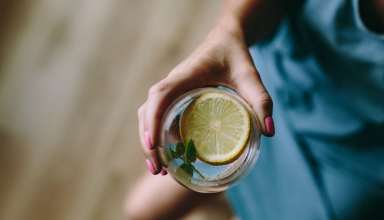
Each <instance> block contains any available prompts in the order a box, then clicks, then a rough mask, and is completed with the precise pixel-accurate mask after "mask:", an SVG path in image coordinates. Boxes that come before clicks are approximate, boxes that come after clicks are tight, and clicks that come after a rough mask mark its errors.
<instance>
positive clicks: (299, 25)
mask: <svg viewBox="0 0 384 220" xmlns="http://www.w3.org/2000/svg"><path fill="white" fill-rule="evenodd" d="M251 53H252V56H253V59H254V62H255V64H256V67H257V69H258V71H259V72H260V74H261V77H262V79H263V82H264V83H265V85H266V87H267V89H268V91H269V92H270V94H271V96H272V98H273V100H274V113H273V114H274V115H273V116H274V119H275V124H276V136H275V137H274V138H264V139H263V140H262V143H261V145H262V152H261V156H260V159H259V161H258V162H257V163H256V166H255V168H254V169H253V170H252V171H251V172H250V174H249V175H248V176H247V177H246V178H243V179H242V180H240V181H239V183H238V184H237V185H236V186H234V187H233V188H231V189H230V190H229V191H228V198H229V199H230V202H231V204H232V205H233V207H234V209H235V211H236V213H237V214H238V216H239V217H241V219H262V220H269V219H273V220H275V219H288V220H290V219H304V220H307V219H319V220H322V219H349V220H351V219H384V37H383V36H380V35H378V34H375V33H373V32H370V31H369V30H367V29H366V28H365V26H364V25H363V22H362V21H361V18H360V16H359V11H358V0H332V1H331V0H324V1H321V0H307V1H303V4H302V5H301V6H300V7H298V9H297V11H296V12H294V13H292V14H291V15H290V16H289V17H288V18H287V19H285V20H284V22H283V23H282V25H281V26H280V28H279V30H278V32H277V33H276V34H275V36H274V37H273V38H272V39H270V40H269V41H267V42H263V43H259V44H257V45H255V46H253V47H252V48H251Z"/></svg>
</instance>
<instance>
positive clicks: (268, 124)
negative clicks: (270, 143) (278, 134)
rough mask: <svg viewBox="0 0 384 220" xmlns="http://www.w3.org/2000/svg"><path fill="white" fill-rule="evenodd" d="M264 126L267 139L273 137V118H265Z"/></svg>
mask: <svg viewBox="0 0 384 220" xmlns="http://www.w3.org/2000/svg"><path fill="white" fill-rule="evenodd" d="M264 124H265V130H266V135H267V136H269V137H271V136H273V135H274V134H275V125H274V123H273V118H272V117H271V116H267V117H265V119H264Z"/></svg>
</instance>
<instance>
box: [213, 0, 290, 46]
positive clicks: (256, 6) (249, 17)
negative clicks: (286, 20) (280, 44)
mask: <svg viewBox="0 0 384 220" xmlns="http://www.w3.org/2000/svg"><path fill="white" fill-rule="evenodd" d="M284 15H285V10H284V4H283V2H282V1H279V0H238V1H236V0H226V1H225V4H224V7H223V11H222V14H221V18H220V21H219V23H221V24H222V25H224V26H232V28H234V29H240V31H241V32H243V33H244V35H245V39H246V42H247V43H248V45H250V44H252V43H254V42H257V41H260V40H263V39H265V38H267V37H268V36H270V35H271V34H272V33H273V32H274V31H275V29H276V28H277V26H278V25H279V23H280V21H281V20H282V19H283V17H284Z"/></svg>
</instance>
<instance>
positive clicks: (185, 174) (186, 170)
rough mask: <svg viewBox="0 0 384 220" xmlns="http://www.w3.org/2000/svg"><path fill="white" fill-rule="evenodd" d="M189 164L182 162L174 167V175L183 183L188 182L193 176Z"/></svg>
mask: <svg viewBox="0 0 384 220" xmlns="http://www.w3.org/2000/svg"><path fill="white" fill-rule="evenodd" d="M190 166H191V165H190V164H186V163H183V164H181V165H180V166H179V167H178V168H177V169H176V176H178V177H179V180H180V181H181V182H182V183H184V184H189V183H190V182H191V179H192V176H193V170H191V167H190Z"/></svg>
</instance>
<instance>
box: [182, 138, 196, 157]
mask: <svg viewBox="0 0 384 220" xmlns="http://www.w3.org/2000/svg"><path fill="white" fill-rule="evenodd" d="M196 156H197V152H196V147H195V144H194V143H193V141H192V139H189V140H188V142H187V143H186V149H185V160H186V162H188V163H191V162H195V161H196Z"/></svg>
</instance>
